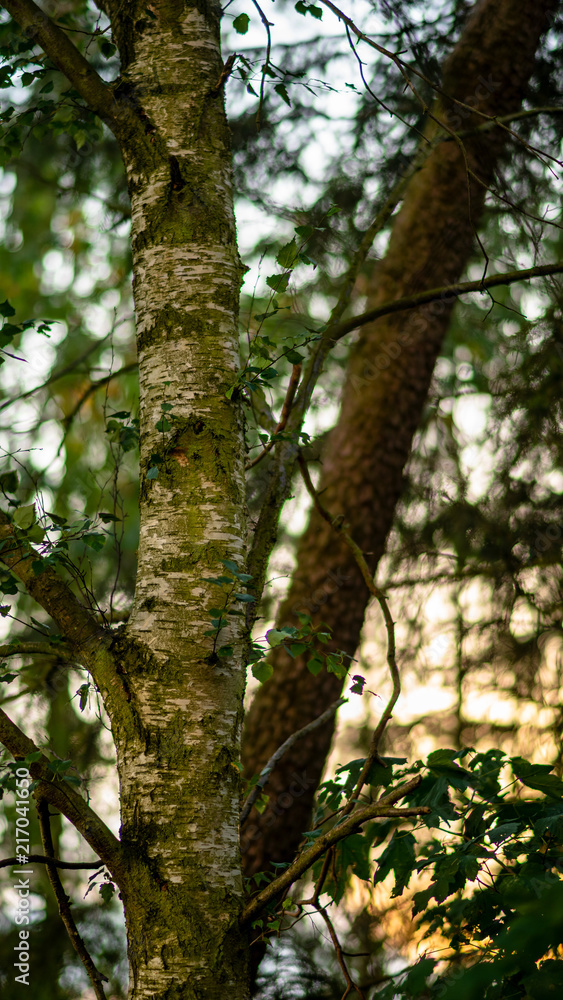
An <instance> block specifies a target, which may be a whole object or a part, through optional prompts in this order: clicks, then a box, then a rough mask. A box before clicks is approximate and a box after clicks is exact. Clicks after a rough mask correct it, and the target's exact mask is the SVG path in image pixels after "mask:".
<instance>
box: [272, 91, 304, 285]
mask: <svg viewBox="0 0 563 1000" xmlns="http://www.w3.org/2000/svg"><path fill="white" fill-rule="evenodd" d="M275 89H276V90H277V89H278V88H277V87H276V88H275ZM298 255H299V250H298V247H297V243H296V242H295V238H294V239H292V240H291V242H290V243H286V244H285V246H283V247H282V248H281V250H280V252H279V253H278V255H277V257H276V263H277V264H279V265H280V267H284V268H291V267H293V266H294V264H295V263H296V261H297V258H298Z"/></svg>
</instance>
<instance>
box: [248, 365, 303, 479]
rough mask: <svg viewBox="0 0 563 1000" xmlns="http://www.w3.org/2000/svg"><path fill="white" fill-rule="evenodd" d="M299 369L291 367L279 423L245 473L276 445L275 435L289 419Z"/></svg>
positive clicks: (299, 374)
mask: <svg viewBox="0 0 563 1000" xmlns="http://www.w3.org/2000/svg"><path fill="white" fill-rule="evenodd" d="M301 367H302V366H301V365H294V366H293V368H292V370H291V376H290V379H289V384H288V387H287V392H286V394H285V399H284V401H283V406H282V411H281V416H280V419H279V423H278V424H277V425H276V428H275V430H274V433H273V435H272V437H271V438H270V440H269V441H268V443H267V445H265V447H264V450H263V451H261V452H260V454H259V455H257V456H256V458H253V459H252V461H251V462H248V463H247V465H245V469H246V470H247V471H248V469H253V468H254V466H255V465H258V462H261V461H262V459H263V458H265V457H266V455H267V454H268V452H269V451H271V450H272V448H273V447H274V445H275V443H276V442H275V440H274V438H275V435H276V434H279V433H280V432H281V431H283V430H284V428H285V426H286V424H287V421H288V419H289V414H290V413H291V407H292V406H293V400H294V399H295V393H296V392H297V386H298V385H299V379H300V378H301Z"/></svg>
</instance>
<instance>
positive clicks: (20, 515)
mask: <svg viewBox="0 0 563 1000" xmlns="http://www.w3.org/2000/svg"><path fill="white" fill-rule="evenodd" d="M13 522H14V524H15V525H16V527H17V528H20V530H21V531H27V529H28V528H31V525H32V524H34V523H35V504H34V503H29V504H26V505H25V506H24V507H18V509H17V510H16V511H14V514H13Z"/></svg>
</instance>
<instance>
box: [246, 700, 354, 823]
mask: <svg viewBox="0 0 563 1000" xmlns="http://www.w3.org/2000/svg"><path fill="white" fill-rule="evenodd" d="M347 701H348V699H347V698H339V699H338V701H335V702H334V704H333V705H330V706H329V708H327V710H326V712H323V714H322V715H319V717H318V718H317V719H313V721H312V722H309V723H307V725H306V726H303V728H302V729H298V730H297V732H296V733H292V734H291V736H289V737H288V739H287V740H286V741H285V743H282V745H281V746H280V747H278V749H277V750H276V751H275V753H273V754H272V756H271V757H270V759H269V761H268V763H267V764H266V765H265V767H263V768H262V770H261V771H260V776H259V778H258V781H257V782H256V784H255V785H254V788H253V789H252V790H251V792H250V793H249V795H248V796H247V798H246V802H245V803H244V805H243V807H242V809H241V813H240V825H241V826H242V824H243V823H245V822H246V820H247V819H248V817H249V815H250V810H251V809H252V806H253V805H254V803H255V802H256V799H257V798H258V796H259V794H260V792H261V791H262V789H263V788H264V785H265V784H266V782H267V781H268V778H269V777H270V775H271V773H272V771H273V770H274V768H275V766H276V764H277V763H278V762H279V761H280V760H281V759H282V757H283V755H284V753H287V751H288V750H289V749H290V748H291V747H292V746H293V744H294V743H297V740H300V739H301V738H302V737H303V736H307V735H308V734H309V733H311V732H313V730H314V729H318V727H319V726H322V725H323V723H324V722H328V720H329V719H330V717H331V715H334V713H335V712H337V711H338V709H339V708H340V706H341V705H344V704H345V703H346V702H347Z"/></svg>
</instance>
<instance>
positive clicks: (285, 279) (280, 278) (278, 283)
mask: <svg viewBox="0 0 563 1000" xmlns="http://www.w3.org/2000/svg"><path fill="white" fill-rule="evenodd" d="M289 277H290V276H289V274H270V275H269V276H268V277H267V278H266V284H267V286H268V288H273V290H274V292H285V290H286V288H287V286H288V285H289Z"/></svg>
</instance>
